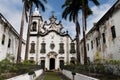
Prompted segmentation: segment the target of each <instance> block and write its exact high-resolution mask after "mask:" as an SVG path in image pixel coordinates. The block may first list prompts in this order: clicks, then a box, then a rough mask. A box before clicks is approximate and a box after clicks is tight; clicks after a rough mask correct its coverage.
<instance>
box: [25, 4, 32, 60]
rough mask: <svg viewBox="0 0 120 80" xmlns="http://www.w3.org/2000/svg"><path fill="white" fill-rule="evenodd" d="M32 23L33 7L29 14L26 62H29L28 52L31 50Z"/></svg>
mask: <svg viewBox="0 0 120 80" xmlns="http://www.w3.org/2000/svg"><path fill="white" fill-rule="evenodd" d="M31 22H32V5H31V8H30V13H29V24H28V31H27V40H26V49H25V60H28V50H29V42H30V27H31Z"/></svg>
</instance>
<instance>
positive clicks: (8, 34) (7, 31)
mask: <svg viewBox="0 0 120 80" xmlns="http://www.w3.org/2000/svg"><path fill="white" fill-rule="evenodd" d="M0 17H1V18H0V61H1V60H3V59H5V58H6V55H7V54H12V55H13V56H14V57H15V61H16V59H17V50H18V42H19V39H18V37H19V34H18V32H17V31H16V30H15V29H14V28H13V26H12V25H11V24H10V23H9V22H8V21H7V20H6V19H5V18H4V17H3V16H2V14H0ZM5 23H6V24H7V26H6V25H4V24H5ZM3 34H4V35H5V42H4V45H3V44H2V36H3ZM9 39H11V44H10V47H9V48H8V41H9ZM24 50H25V42H24V41H23V44H22V53H21V57H22V59H23V58H24V53H25V51H24Z"/></svg>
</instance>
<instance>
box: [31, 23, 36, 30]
mask: <svg viewBox="0 0 120 80" xmlns="http://www.w3.org/2000/svg"><path fill="white" fill-rule="evenodd" d="M36 27H37V23H36V22H33V24H32V31H36V30H37V29H36Z"/></svg>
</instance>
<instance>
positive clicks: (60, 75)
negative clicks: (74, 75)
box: [36, 71, 71, 80]
mask: <svg viewBox="0 0 120 80" xmlns="http://www.w3.org/2000/svg"><path fill="white" fill-rule="evenodd" d="M48 73H50V72H43V73H42V75H40V76H39V78H38V79H36V80H44V77H45V75H46V74H48ZM54 73H55V75H57V76H59V77H60V78H61V80H71V79H69V78H68V77H66V76H65V75H63V74H62V73H61V72H55V71H54Z"/></svg>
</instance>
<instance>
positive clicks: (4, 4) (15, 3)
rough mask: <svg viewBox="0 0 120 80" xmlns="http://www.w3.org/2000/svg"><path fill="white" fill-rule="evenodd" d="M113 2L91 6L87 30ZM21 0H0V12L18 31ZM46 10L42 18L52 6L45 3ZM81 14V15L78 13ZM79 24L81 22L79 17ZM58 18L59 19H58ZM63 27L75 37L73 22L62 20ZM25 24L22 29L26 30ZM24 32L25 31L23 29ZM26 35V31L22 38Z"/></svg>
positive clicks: (48, 12) (51, 9) (47, 14)
mask: <svg viewBox="0 0 120 80" xmlns="http://www.w3.org/2000/svg"><path fill="white" fill-rule="evenodd" d="M114 2H115V0H108V2H106V3H105V4H101V5H100V6H99V7H96V6H94V7H92V10H93V15H91V16H90V17H89V18H88V30H90V29H91V27H93V23H94V22H97V21H98V20H99V19H100V18H101V17H102V16H103V15H104V14H105V12H106V11H107V10H108V9H109V8H110V7H111V5H112V4H113V3H114ZM22 6H23V3H22V0H10V1H9V0H0V12H1V13H2V14H3V16H5V18H6V19H7V20H8V21H9V22H10V23H11V24H12V25H13V27H14V28H15V29H16V30H17V32H19V29H20V22H21V15H22ZM45 7H46V12H44V13H43V12H42V11H40V12H41V15H42V16H43V20H44V21H45V20H47V21H48V19H49V17H50V16H51V14H52V13H51V12H52V11H54V6H53V7H52V6H51V5H50V4H48V3H47V4H46V5H45ZM60 14H62V12H55V15H57V17H59V16H60ZM80 16H81V15H80ZM79 19H80V24H81V18H79ZM58 20H59V19H58ZM62 22H63V27H65V30H68V31H69V33H70V35H71V36H72V38H74V37H75V34H76V30H75V24H74V23H72V22H69V21H65V20H62ZM26 28H27V27H26V25H25V28H24V30H26ZM24 32H26V31H24ZM25 37H26V33H25V36H24V38H25Z"/></svg>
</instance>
